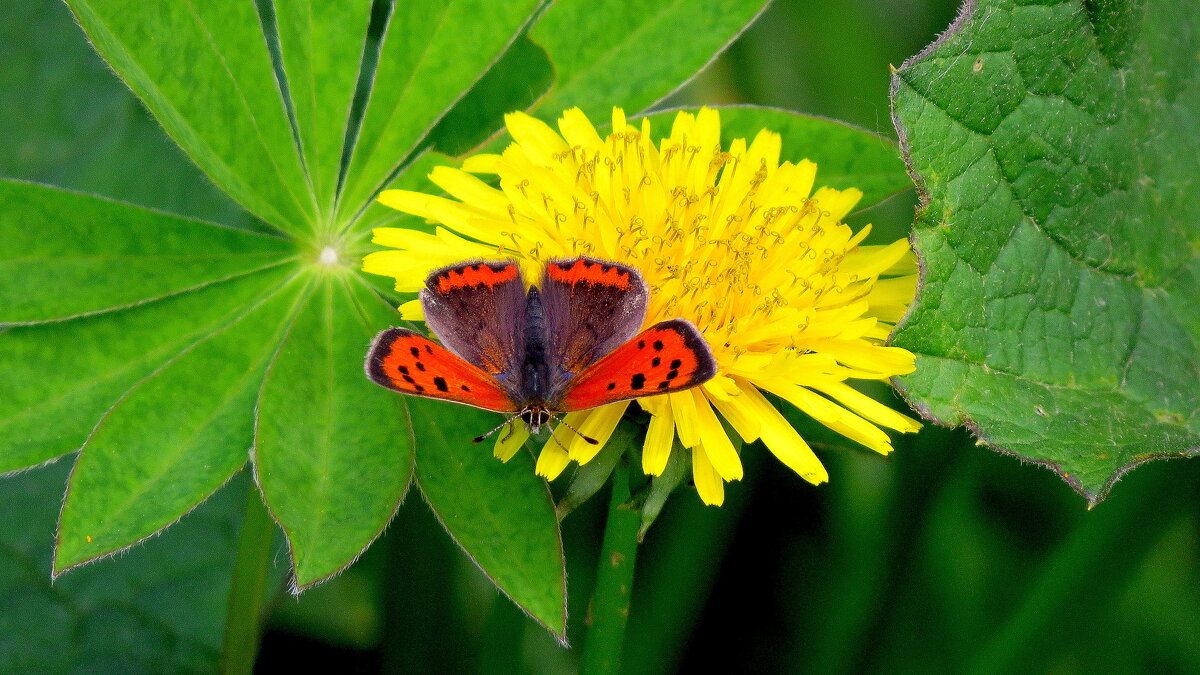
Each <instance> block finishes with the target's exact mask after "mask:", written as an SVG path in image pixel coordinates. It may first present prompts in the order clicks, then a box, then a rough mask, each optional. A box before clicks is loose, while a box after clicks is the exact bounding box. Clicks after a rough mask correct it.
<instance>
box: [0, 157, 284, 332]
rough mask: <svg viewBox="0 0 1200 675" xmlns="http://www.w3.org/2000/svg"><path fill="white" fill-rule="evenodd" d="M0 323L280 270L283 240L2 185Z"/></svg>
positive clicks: (28, 186) (54, 191) (44, 189)
mask: <svg viewBox="0 0 1200 675" xmlns="http://www.w3.org/2000/svg"><path fill="white" fill-rule="evenodd" d="M0 240H2V241H4V242H5V246H4V249H3V250H4V253H2V254H0V323H31V322H36V321H49V320H55V319H64V318H68V317H72V316H78V315H81V314H88V313H92V312H98V311H102V310H106V309H112V308H115V307H126V306H129V305H134V304H138V303H142V302H146V301H148V300H153V299H155V298H160V297H163V296H166V295H171V294H173V293H179V292H181V291H184V290H187V289H191V288H197V287H200V286H203V285H205V284H210V283H213V282H215V281H220V280H223V279H229V278H231V277H235V276H239V275H243V274H248V273H251V272H254V271H257V270H261V269H265V268H267V267H272V266H276V265H279V264H281V263H282V262H283V261H284V260H286V259H287V258H288V257H290V256H292V255H294V254H295V248H294V247H293V245H292V244H290V243H289V242H287V241H285V240H283V239H279V238H277V237H270V236H266V235H262V234H256V233H253V232H247V231H244V230H235V229H233V228H229V227H224V226H221V225H213V224H211V223H205V222H202V221H198V220H190V219H186V218H180V217H178V216H172V215H168V214H165V213H160V212H158V211H151V210H148V209H144V208H141V207H137V206H133V205H130V204H122V203H120V202H114V201H110V200H107V199H102V198H99V197H95V196H92V195H85V194H79V193H76V192H68V191H66V190H60V189H58V188H53V187H48V186H44V185H37V184H35V183H24V182H19V181H9V180H2V179H0Z"/></svg>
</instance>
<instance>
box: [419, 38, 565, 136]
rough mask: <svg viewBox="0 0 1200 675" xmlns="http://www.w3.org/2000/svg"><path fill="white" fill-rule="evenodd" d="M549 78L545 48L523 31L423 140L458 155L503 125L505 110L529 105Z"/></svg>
mask: <svg viewBox="0 0 1200 675" xmlns="http://www.w3.org/2000/svg"><path fill="white" fill-rule="evenodd" d="M553 82H554V64H552V63H550V59H549V58H548V57H547V56H546V51H545V50H544V49H542V48H541V47H540V46H538V45H537V44H535V43H533V42H532V41H530V40H529V38H528V37H527V36H524V35H523V36H521V38H520V39H518V40H517V41H516V42H514V43H513V44H512V46H511V47H509V48H508V51H506V52H504V56H502V57H501V58H500V60H499V61H497V62H496V63H494V64H493V65H492V67H491V68H490V69H489V70H488V72H487V74H485V75H484V76H483V78H481V79H480V80H479V81H478V82H476V83H475V86H474V87H472V88H471V91H469V92H467V95H466V96H464V97H463V99H462V100H461V101H459V102H458V103H457V104H456V105H455V106H454V108H453V109H452V110H450V112H449V113H447V114H446V116H445V117H443V118H442V120H441V121H440V122H438V124H437V126H436V127H434V128H433V130H432V131H430V132H429V136H428V138H427V139H426V140H427V141H428V142H429V144H430V145H431V146H432V147H433V148H435V149H436V150H438V151H439V152H443V153H445V154H447V155H461V154H463V153H465V152H467V151H468V150H470V149H472V148H474V147H476V146H478V145H480V144H481V143H484V142H485V141H486V140H487V139H488V137H490V136H492V135H493V134H495V133H496V131H497V130H498V129H500V128H501V127H503V126H504V115H505V114H507V113H510V112H512V111H514V110H525V109H526V108H530V107H533V105H534V103H535V102H536V101H537V99H538V97H540V96H541V95H542V94H545V93H546V90H548V89H549V88H550V85H551V84H552V83H553Z"/></svg>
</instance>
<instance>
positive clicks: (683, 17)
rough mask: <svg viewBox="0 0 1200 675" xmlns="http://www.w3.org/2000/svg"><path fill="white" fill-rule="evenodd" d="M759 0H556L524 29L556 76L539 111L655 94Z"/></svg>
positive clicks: (696, 65)
mask: <svg viewBox="0 0 1200 675" xmlns="http://www.w3.org/2000/svg"><path fill="white" fill-rule="evenodd" d="M766 4H767V3H766V2H765V1H764V0H720V1H719V2H706V3H694V2H679V1H678V0H655V1H654V2H637V3H631V2H625V1H624V0H606V1H604V2H597V1H596V0H563V1H560V2H556V3H554V4H553V5H552V6H551V7H550V8H549V9H547V10H546V12H545V13H544V14H543V15H542V16H541V17H540V18H539V19H538V22H537V24H536V25H535V26H534V28H533V30H532V31H530V37H531V38H532V39H533V41H534V42H536V43H538V44H540V45H541V46H542V47H544V48H545V50H546V53H547V54H549V56H550V61H551V62H552V63H553V64H554V69H555V72H556V81H555V84H554V88H553V89H552V90H551V91H550V94H549V95H548V96H547V97H546V98H545V99H543V100H542V101H540V102H539V104H538V110H539V111H541V114H540V115H539V116H541V117H544V118H545V119H548V120H554V119H558V117H559V115H560V114H562V111H563V110H565V109H567V108H571V107H574V106H579V107H580V108H582V109H583V111H584V113H586V114H587V115H588V117H589V118H590V119H591V120H592V121H593V122H598V121H603V120H607V119H608V118H609V115H610V114H611V113H612V109H613V106H617V107H621V108H624V109H625V111H626V112H627V113H629V114H633V113H635V112H638V111H640V110H642V109H644V108H646V107H648V106H649V105H650V104H651V103H654V102H656V101H659V100H661V99H662V98H663V97H665V96H666V95H667V94H669V93H670V92H671V91H673V90H674V89H675V88H677V87H678V86H679V85H680V84H681V83H683V82H684V81H686V80H687V79H688V78H690V77H691V76H692V75H694V74H695V73H696V72H697V71H698V70H700V69H701V68H703V67H704V66H705V65H706V64H707V63H708V62H709V61H711V60H712V59H713V58H715V56H716V54H717V53H719V52H720V51H721V50H722V49H724V48H725V46H726V45H728V44H729V43H730V42H732V41H733V39H734V38H736V37H737V36H738V35H739V34H741V32H742V30H744V29H745V27H746V25H747V24H749V23H750V22H751V21H753V20H754V18H755V17H756V16H758V14H759V12H761V11H762V10H763V8H764V7H765V6H766Z"/></svg>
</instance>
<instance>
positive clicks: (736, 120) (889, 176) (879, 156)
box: [603, 106, 912, 209]
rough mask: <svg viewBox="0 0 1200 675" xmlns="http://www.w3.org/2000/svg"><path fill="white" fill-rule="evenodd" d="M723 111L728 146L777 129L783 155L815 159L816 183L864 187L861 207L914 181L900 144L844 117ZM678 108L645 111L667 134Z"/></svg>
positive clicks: (724, 142)
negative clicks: (736, 140)
mask: <svg viewBox="0 0 1200 675" xmlns="http://www.w3.org/2000/svg"><path fill="white" fill-rule="evenodd" d="M720 111H721V143H722V145H723V146H724V147H729V141H730V140H732V139H734V138H744V139H746V142H747V143H750V142H753V141H754V137H755V136H757V135H758V132H759V131H761V130H763V129H767V130H769V131H773V132H775V133H777V134H779V135H780V136H782V137H783V149H782V151H781V153H780V159H781V160H782V161H787V162H799V161H800V160H802V159H808V160H811V161H813V162H815V163H816V165H817V185H818V186H821V185H825V186H828V187H832V188H837V189H839V190H844V189H846V188H858V189H859V190H862V193H863V197H862V199H861V200H860V201H859V202H858V204H857V205H856V207H855V208H857V209H864V208H867V207H868V206H872V205H874V204H877V203H879V202H881V201H883V200H884V199H887V198H888V197H890V196H892V195H894V194H896V193H897V192H901V191H903V190H907V189H908V188H910V187H912V180H911V179H909V177H908V174H907V173H906V172H905V168H904V161H903V160H902V159H901V158H900V148H899V147H898V146H897V145H896V142H895V141H893V140H891V139H889V138H884V137H883V136H879V135H878V134H874V133H872V132H870V131H867V130H866V129H860V128H858V127H856V126H853V125H850V124H846V123H845V122H838V121H837V120H831V119H826V118H824V117H815V116H813V115H802V114H800V113H794V112H788V111H786V110H779V109H776V108H761V107H757V106H723V107H721V108H720ZM676 114H678V113H677V111H668V112H661V113H653V114H651V115H648V116H647V117H649V118H650V124H651V125H652V127H653V129H655V133H656V134H658V133H661V134H663V135H666V134H669V133H670V130H671V123H672V122H673V121H674V120H675V115H676ZM603 121H607V118H605V120H603Z"/></svg>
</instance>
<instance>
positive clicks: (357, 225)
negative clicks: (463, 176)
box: [349, 152, 462, 277]
mask: <svg viewBox="0 0 1200 675" xmlns="http://www.w3.org/2000/svg"><path fill="white" fill-rule="evenodd" d="M461 163H462V162H460V161H459V160H457V159H455V158H454V157H449V156H447V155H443V154H442V153H440V152H424V153H421V155H420V156H419V157H417V158H416V159H414V160H413V161H412V162H411V163H410V164H409V165H408V166H406V167H404V170H403V171H401V172H400V173H399V174H398V175H397V176H396V178H395V180H393V181H392V182H391V183H388V186H387V189H389V190H391V189H399V190H413V191H416V192H426V193H429V194H438V193H440V192H441V188H439V187H438V186H436V185H434V184H433V181H431V180H429V173H430V172H431V171H433V169H434V167H438V166H455V167H457V166H459V165H460V164H461ZM400 219H404V220H406V221H408V222H406V223H405V224H404V226H405V227H410V228H413V229H418V230H419V229H425V230H426V231H429V232H432V231H433V226H431V225H428V224H426V223H425V221H424V220H423V219H420V218H417V217H416V216H410V215H408V214H406V213H401V212H400V211H397V210H396V209H393V208H389V207H387V206H384V205H383V204H380V203H379V202H378V201H373V202H371V204H370V206H368V207H367V209H366V210H365V211H363V214H362V217H361V218H359V219H358V220H356V221H354V224H353V225H352V226H351V228H350V230H349V232H350V233H351V234H358V233H360V232H366V231H368V230H372V229H374V228H376V227H398V226H399V225H398V224H397V223H396V221H397V220H400ZM372 250H377V249H375V248H370V249H368V251H372ZM367 276H368V277H375V276H376V275H374V274H368V275H367Z"/></svg>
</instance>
